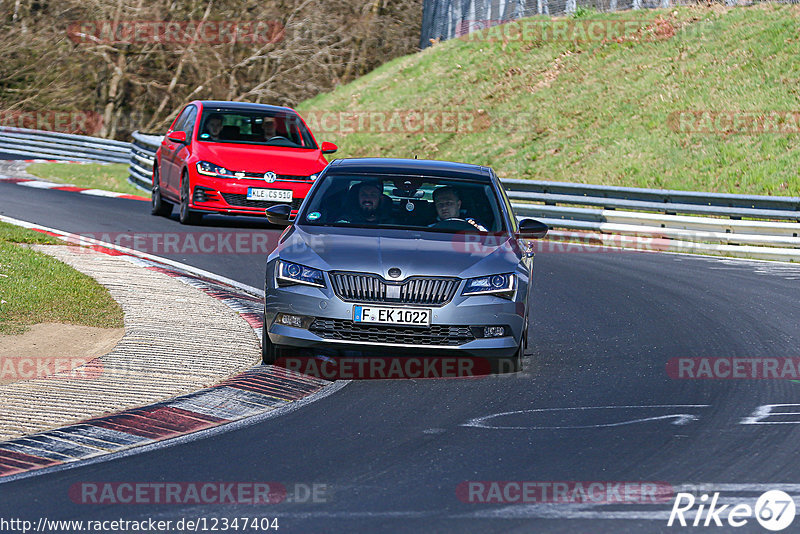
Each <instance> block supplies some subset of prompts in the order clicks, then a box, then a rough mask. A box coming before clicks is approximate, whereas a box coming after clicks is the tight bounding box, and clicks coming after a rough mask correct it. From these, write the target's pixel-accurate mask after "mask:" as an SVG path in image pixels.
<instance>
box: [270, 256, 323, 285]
mask: <svg viewBox="0 0 800 534" xmlns="http://www.w3.org/2000/svg"><path fill="white" fill-rule="evenodd" d="M275 269H276V271H275V278H276V280H277V281H278V284H279V285H291V284H305V285H308V286H314V287H325V278H324V277H323V276H322V271H320V270H319V269H312V268H311V267H306V266H305V265H300V264H298V263H290V262H288V261H283V260H278V264H277V265H276V266H275Z"/></svg>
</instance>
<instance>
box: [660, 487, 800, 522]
mask: <svg viewBox="0 0 800 534" xmlns="http://www.w3.org/2000/svg"><path fill="white" fill-rule="evenodd" d="M695 506H696V507H697V508H696V509H695ZM794 516H795V503H794V500H793V499H792V497H791V496H790V495H789V494H788V493H786V492H783V491H780V490H770V491H767V492H766V493H764V494H762V495H761V496H760V497H759V498H758V500H757V501H756V504H755V507H751V506H750V505H749V504H746V503H731V502H730V501H729V500H728V501H727V504H721V502H720V498H719V492H716V493H714V495H713V496H712V497H711V498H710V500H709V496H708V495H707V494H703V495H701V496H700V497H699V498H697V499H696V498H695V496H694V495H692V494H691V493H678V495H677V496H676V497H675V502H674V503H673V505H672V512H671V513H670V514H669V521H668V522H667V526H670V527H671V526H673V525H676V524H677V525H680V526H682V527H685V526H692V527H699V526H703V527H708V526H712V527H714V526H716V527H721V526H724V525H725V524H726V523H727V526H729V527H734V528H736V527H742V526H744V525H746V524H747V523H748V522H749V521H750V520H751V519H753V518H754V517H755V519H756V521H758V523H759V524H760V525H761V526H762V527H764V528H765V529H767V530H771V531H774V532H777V531H779V530H784V529H785V528H787V527H788V526H789V525H791V524H792V521H794ZM692 518H694V520H692Z"/></svg>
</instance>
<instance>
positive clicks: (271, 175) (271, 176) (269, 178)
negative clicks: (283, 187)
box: [264, 171, 278, 184]
mask: <svg viewBox="0 0 800 534" xmlns="http://www.w3.org/2000/svg"><path fill="white" fill-rule="evenodd" d="M276 178H278V176H277V175H276V174H275V173H274V172H272V171H269V172H265V173H264V180H265V181H266V182H267V183H268V184H271V183H272V182H274V181H275V179H276Z"/></svg>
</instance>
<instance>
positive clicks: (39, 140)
mask: <svg viewBox="0 0 800 534" xmlns="http://www.w3.org/2000/svg"><path fill="white" fill-rule="evenodd" d="M129 151H130V144H129V143H125V142H122V141H115V140H113V139H101V138H99V137H91V136H88V135H74V134H65V133H59V132H48V131H44V130H31V129H28V128H11V127H7V126H0V152H7V153H10V154H16V155H21V156H30V157H31V158H37V159H38V158H41V159H61V160H70V161H93V162H106V163H126V162H127V161H128V158H129V156H128V153H129Z"/></svg>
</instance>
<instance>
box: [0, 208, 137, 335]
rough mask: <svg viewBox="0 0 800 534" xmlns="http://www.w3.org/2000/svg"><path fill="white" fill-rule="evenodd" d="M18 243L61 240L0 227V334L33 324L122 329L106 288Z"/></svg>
mask: <svg viewBox="0 0 800 534" xmlns="http://www.w3.org/2000/svg"><path fill="white" fill-rule="evenodd" d="M21 243H27V244H33V243H37V244H54V243H61V242H60V241H58V240H57V239H54V238H52V237H50V236H47V235H45V234H42V233H39V232H34V231H32V230H26V229H23V228H19V227H17V226H12V225H10V224H6V223H0V334H19V333H22V332H24V331H25V327H26V325H31V324H36V323H69V324H77V325H85V326H99V327H103V328H121V327H122V326H123V321H122V319H123V314H122V309H121V308H120V307H119V305H118V304H117V303H116V301H115V300H114V299H113V298H112V297H111V295H110V294H109V292H108V290H106V288H104V287H103V286H101V285H100V284H98V283H97V282H96V281H95V280H94V279H93V278H91V277H89V276H86V275H85V274H82V273H80V272H78V271H76V270H75V269H73V268H71V267H69V266H67V265H66V264H64V263H62V262H60V261H58V260H56V259H54V258H51V257H50V256H47V255H46V254H42V253H41V252H37V251H34V250H30V249H29V248H26V247H24V246H22V245H20V244H21Z"/></svg>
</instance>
